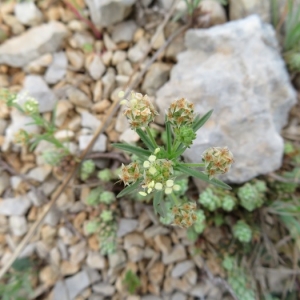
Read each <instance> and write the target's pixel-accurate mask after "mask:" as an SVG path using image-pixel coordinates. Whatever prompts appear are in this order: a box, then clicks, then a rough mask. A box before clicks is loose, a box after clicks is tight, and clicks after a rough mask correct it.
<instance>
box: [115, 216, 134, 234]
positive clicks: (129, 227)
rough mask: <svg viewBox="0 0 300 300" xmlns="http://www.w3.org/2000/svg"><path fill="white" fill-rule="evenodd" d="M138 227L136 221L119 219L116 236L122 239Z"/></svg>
mask: <svg viewBox="0 0 300 300" xmlns="http://www.w3.org/2000/svg"><path fill="white" fill-rule="evenodd" d="M137 227H138V221H137V220H134V219H121V220H120V221H119V227H118V231H117V236H118V237H122V236H124V235H126V234H128V233H130V232H133V231H135V230H136V229H137Z"/></svg>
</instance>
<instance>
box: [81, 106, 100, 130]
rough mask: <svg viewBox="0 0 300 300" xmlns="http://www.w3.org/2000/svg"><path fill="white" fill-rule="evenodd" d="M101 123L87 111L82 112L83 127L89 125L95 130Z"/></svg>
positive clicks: (88, 126)
mask: <svg viewBox="0 0 300 300" xmlns="http://www.w3.org/2000/svg"><path fill="white" fill-rule="evenodd" d="M100 125H101V121H100V120H99V119H97V118H96V117H95V116H94V115H92V114H90V113H89V112H87V111H83V112H82V113H81V127H87V128H89V129H92V130H93V131H95V130H96V129H97V128H98V127H99V126H100Z"/></svg>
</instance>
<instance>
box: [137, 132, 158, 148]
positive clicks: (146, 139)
mask: <svg viewBox="0 0 300 300" xmlns="http://www.w3.org/2000/svg"><path fill="white" fill-rule="evenodd" d="M136 133H137V134H138V135H139V136H140V138H141V140H142V141H143V142H144V144H145V145H146V147H147V148H148V149H149V150H150V151H152V152H153V151H154V150H155V145H153V144H152V142H151V140H150V139H149V137H148V136H147V134H146V133H145V132H144V131H143V130H142V129H141V128H138V129H137V130H136Z"/></svg>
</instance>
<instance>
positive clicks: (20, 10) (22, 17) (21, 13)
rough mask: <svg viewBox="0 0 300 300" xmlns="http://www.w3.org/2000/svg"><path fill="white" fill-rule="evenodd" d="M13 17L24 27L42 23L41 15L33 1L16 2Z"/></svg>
mask: <svg viewBox="0 0 300 300" xmlns="http://www.w3.org/2000/svg"><path fill="white" fill-rule="evenodd" d="M15 16H16V18H17V19H18V21H19V22H20V23H22V24H24V25H31V26H34V25H37V24H38V23H40V22H41V21H42V18H43V15H42V13H41V11H40V10H39V8H38V7H37V6H36V5H35V3H34V2H33V1H26V2H17V3H16V5H15Z"/></svg>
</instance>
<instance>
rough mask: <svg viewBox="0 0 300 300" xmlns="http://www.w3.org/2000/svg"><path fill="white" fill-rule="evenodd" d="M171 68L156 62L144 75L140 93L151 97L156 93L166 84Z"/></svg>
mask: <svg viewBox="0 0 300 300" xmlns="http://www.w3.org/2000/svg"><path fill="white" fill-rule="evenodd" d="M170 70H171V66H170V65H168V64H165V63H162V62H156V63H154V64H152V65H151V67H150V68H149V70H148V71H147V73H146V76H145V79H144V82H143V85H142V91H143V92H145V93H146V94H148V95H150V96H152V95H155V93H156V91H157V90H158V89H159V88H160V87H161V86H162V85H163V84H164V83H166V82H167V80H168V78H169V73H170Z"/></svg>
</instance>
